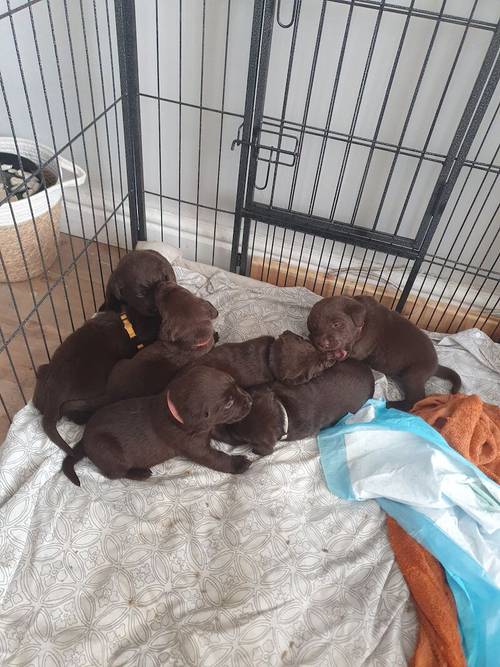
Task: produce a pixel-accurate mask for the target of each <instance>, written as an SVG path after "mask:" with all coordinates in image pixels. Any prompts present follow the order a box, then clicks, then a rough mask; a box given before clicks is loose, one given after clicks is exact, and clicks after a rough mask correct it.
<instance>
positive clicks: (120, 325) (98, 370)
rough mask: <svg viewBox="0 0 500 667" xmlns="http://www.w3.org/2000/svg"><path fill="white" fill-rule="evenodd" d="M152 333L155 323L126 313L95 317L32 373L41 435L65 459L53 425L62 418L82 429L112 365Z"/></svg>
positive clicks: (146, 342) (151, 337) (63, 444)
mask: <svg viewBox="0 0 500 667" xmlns="http://www.w3.org/2000/svg"><path fill="white" fill-rule="evenodd" d="M158 328H159V319H158V318H154V317H144V316H143V315H139V314H137V313H136V312H135V311H134V310H133V309H131V308H130V309H128V310H127V312H126V313H122V314H119V313H114V312H104V313H97V315H95V316H94V317H93V318H91V319H90V320H88V321H87V322H85V324H83V325H82V326H81V327H80V328H79V329H77V330H76V331H74V332H73V333H72V334H71V335H70V336H68V338H66V340H65V341H63V342H62V343H61V345H60V346H59V347H58V348H57V350H56V351H55V353H54V355H53V357H52V359H51V360H50V362H49V363H48V364H44V365H43V366H41V367H40V368H39V369H38V373H37V381H36V386H35V393H34V395H33V404H34V406H35V407H36V408H37V409H38V410H39V411H40V412H41V413H42V414H43V419H42V426H43V429H44V431H45V433H46V434H47V435H48V437H49V438H50V439H51V440H52V441H53V442H55V444H56V445H58V446H59V447H60V448H61V449H62V450H64V451H65V452H66V453H67V454H71V452H72V450H71V448H70V447H69V446H68V444H67V443H66V442H65V441H64V439H63V438H62V437H61V436H60V435H59V433H58V431H57V427H56V424H57V422H58V420H59V419H60V418H61V417H68V418H69V419H71V420H72V421H74V422H76V423H77V424H84V423H85V422H86V421H87V419H88V418H89V417H90V414H91V412H92V402H93V400H95V398H96V397H98V396H100V395H102V393H103V391H104V389H105V387H106V382H107V380H108V376H109V374H110V372H111V370H112V368H113V366H114V365H115V364H116V363H117V362H118V361H120V360H121V359H127V358H129V357H133V356H134V354H136V353H137V351H138V349H141V348H142V347H144V346H145V345H149V344H150V343H152V342H153V341H154V340H156V337H157V335H158ZM75 399H78V400H76V401H75Z"/></svg>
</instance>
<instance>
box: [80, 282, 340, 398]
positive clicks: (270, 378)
mask: <svg viewBox="0 0 500 667" xmlns="http://www.w3.org/2000/svg"><path fill="white" fill-rule="evenodd" d="M179 289H182V288H179ZM160 290H161V292H160V294H162V293H164V292H165V291H166V290H165V289H163V288H160ZM190 299H191V300H192V302H193V303H192V307H191V309H190V312H191V316H192V317H193V321H196V317H195V314H196V312H195V311H196V307H195V306H196V304H197V303H198V306H199V308H201V309H203V307H204V306H203V304H206V303H208V302H203V300H201V299H198V298H197V297H195V296H193V295H191V297H190ZM158 308H159V310H160V312H163V308H162V305H161V304H159V305H158ZM211 308H213V306H211ZM213 310H214V312H215V313H216V312H217V311H216V310H215V308H214V309H213ZM184 312H185V314H187V313H188V312H189V309H185V311H184ZM202 312H203V310H202ZM198 316H199V317H200V313H198ZM170 319H171V318H170ZM170 319H168V320H167V324H168V323H169V322H170ZM200 321H202V320H200ZM202 322H203V321H202ZM188 324H189V319H187V320H186V325H188ZM209 325H210V326H211V323H210V322H209V321H207V322H206V323H205V324H204V326H205V329H201V330H199V331H202V332H203V333H202V334H200V338H201V340H202V341H203V340H205V339H206V336H207V332H208V327H209ZM168 326H169V328H170V326H171V324H168ZM191 328H193V327H191ZM171 338H172V337H171V336H170V335H169V334H168V332H165V331H164V328H163V324H162V329H161V330H160V334H159V336H158V341H157V342H156V343H153V344H152V345H150V346H149V347H148V348H147V349H144V350H142V351H141V352H139V354H137V355H136V356H135V357H134V358H133V359H126V360H124V361H121V362H119V363H118V364H117V365H116V366H115V367H114V368H113V371H112V373H111V375H110V377H109V381H108V384H107V387H106V392H105V395H104V396H102V397H101V398H98V399H96V401H95V403H94V406H93V407H94V410H97V409H98V408H100V407H103V406H104V405H108V404H109V403H114V402H116V401H121V400H124V399H126V398H134V397H138V396H151V395H152V394H158V393H159V392H160V391H162V390H163V389H165V387H166V386H167V384H168V383H169V382H170V381H171V380H172V379H173V378H174V377H175V375H176V374H177V373H178V372H179V370H180V369H182V368H184V367H185V366H186V365H193V364H198V363H201V364H203V365H204V366H210V367H211V368H217V369H219V370H221V371H224V372H225V373H228V374H229V375H231V376H232V377H233V379H234V380H235V381H236V383H237V384H238V385H239V386H240V387H243V388H244V389H245V388H248V387H254V386H255V385H259V384H266V383H269V382H274V380H279V381H281V382H285V383H287V384H290V383H294V382H296V378H297V376H298V375H299V374H300V375H301V377H309V376H313V375H316V374H318V373H319V372H320V371H322V370H323V369H324V368H327V367H329V366H331V365H332V363H335V359H332V358H328V359H327V355H324V354H323V353H320V352H318V351H317V350H316V349H315V348H314V346H313V345H311V343H309V342H308V341H306V340H305V339H304V338H301V337H300V336H297V335H296V334H294V333H292V332H291V331H285V332H284V333H283V334H281V336H279V337H278V338H277V339H276V340H275V339H274V338H273V337H272V336H260V337H258V338H251V339H249V340H247V341H244V342H242V343H224V344H223V345H219V346H218V347H214V348H212V349H211V350H210V347H211V345H212V341H210V344H207V345H206V346H205V345H199V344H195V345H194V346H191V347H189V346H186V347H185V348H184V347H182V346H181V347H179V344H180V343H179V342H171ZM174 339H175V340H177V338H176V335H174ZM178 340H179V341H180V342H181V343H182V337H179V339H178ZM207 348H208V350H210V351H208V352H207Z"/></svg>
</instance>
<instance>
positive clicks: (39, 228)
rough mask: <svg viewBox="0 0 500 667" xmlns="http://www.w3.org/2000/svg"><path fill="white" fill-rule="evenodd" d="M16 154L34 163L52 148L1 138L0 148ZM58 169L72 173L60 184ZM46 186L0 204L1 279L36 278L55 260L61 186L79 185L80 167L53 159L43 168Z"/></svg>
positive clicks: (44, 158)
mask: <svg viewBox="0 0 500 667" xmlns="http://www.w3.org/2000/svg"><path fill="white" fill-rule="evenodd" d="M18 150H19V154H20V155H21V156H22V157H25V158H28V159H30V160H32V161H33V162H36V163H37V164H38V163H39V161H40V160H41V161H42V163H45V162H47V161H48V160H51V158H53V155H54V151H53V150H51V149H50V148H47V147H46V146H42V145H40V144H38V150H37V145H36V144H35V143H34V142H33V141H30V140H28V139H17V148H16V143H15V142H14V139H13V138H12V137H0V151H5V152H10V153H13V154H17V153H18ZM60 170H66V171H68V172H70V173H71V176H70V177H68V179H67V180H65V181H63V182H62V183H61V180H60V177H59V173H60ZM43 176H44V180H45V183H46V185H47V187H46V188H45V189H44V190H42V191H41V192H37V193H36V194H34V195H32V196H31V197H29V199H20V200H19V201H14V202H12V203H11V204H10V205H9V203H7V202H5V203H4V204H2V205H1V206H0V251H1V253H2V260H3V261H2V262H0V282H19V281H21V280H27V279H28V277H29V278H35V277H36V276H39V275H40V274H41V273H43V272H44V268H45V269H48V267H49V266H50V265H51V264H52V263H53V262H54V260H55V258H56V255H57V244H58V241H59V218H60V215H61V197H62V189H61V188H62V187H65V188H67V187H71V186H75V185H82V184H83V183H85V180H86V178H87V176H86V174H85V172H84V171H83V169H81V168H80V167H78V166H77V165H76V164H75V165H73V163H72V162H69V160H65V159H64V158H61V157H59V158H57V160H56V159H55V158H54V159H52V160H51V161H50V162H49V163H48V164H47V166H45V167H44V169H43Z"/></svg>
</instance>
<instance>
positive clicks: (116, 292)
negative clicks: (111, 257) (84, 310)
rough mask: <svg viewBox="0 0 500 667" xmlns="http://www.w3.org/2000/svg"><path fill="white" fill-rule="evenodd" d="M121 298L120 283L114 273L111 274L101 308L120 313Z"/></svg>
mask: <svg viewBox="0 0 500 667" xmlns="http://www.w3.org/2000/svg"><path fill="white" fill-rule="evenodd" d="M121 298H122V295H121V288H120V284H119V282H118V280H117V279H116V277H115V276H114V274H111V276H110V278H109V280H108V284H107V285H106V292H105V297H104V303H103V305H102V306H101V307H100V308H99V310H114V311H115V312H117V313H119V312H120V308H121Z"/></svg>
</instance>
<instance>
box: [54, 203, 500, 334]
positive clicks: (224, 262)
mask: <svg viewBox="0 0 500 667" xmlns="http://www.w3.org/2000/svg"><path fill="white" fill-rule="evenodd" d="M67 208H68V218H69V221H70V222H69V228H70V231H71V233H72V234H74V235H75V236H80V237H82V236H86V237H87V238H89V237H91V236H92V234H93V233H94V232H93V230H94V219H96V220H97V228H99V226H100V224H102V222H103V221H104V219H105V216H104V212H103V211H102V209H99V208H98V207H96V205H95V202H94V207H93V208H92V207H91V206H90V202H86V201H85V200H84V199H83V198H81V201H80V205H79V206H77V204H76V203H73V202H70V201H69V200H68V202H67ZM124 209H125V210H120V211H119V214H118V215H117V222H118V224H116V225H115V223H114V221H113V222H111V223H108V225H107V228H108V233H107V236H106V235H105V233H104V231H103V232H101V233H100V234H99V237H98V240H100V241H108V239H109V243H111V244H113V245H121V246H122V247H124V245H125V232H128V230H129V217H128V209H127V207H126V206H125V207H124ZM107 210H108V211H110V210H113V206H112V205H111V204H110V203H109V202H108V205H107ZM146 220H147V234H148V240H150V241H159V240H163V241H165V242H166V243H169V244H171V245H173V246H177V247H179V248H180V249H181V250H182V253H183V255H184V256H185V257H186V258H187V259H192V260H196V261H199V262H203V263H205V264H215V265H216V266H220V267H221V268H223V269H229V263H230V257H231V243H232V235H233V217H232V215H230V214H224V213H222V214H221V213H220V214H219V215H218V216H217V219H215V215H214V212H213V211H208V210H207V209H203V208H201V207H200V214H199V217H198V218H196V207H194V206H191V205H188V204H182V205H181V218H180V224H179V215H178V210H177V205H174V204H169V205H168V207H166V208H164V209H163V211H162V212H161V211H160V210H159V209H158V208H156V207H154V206H148V207H147V209H146ZM99 221H101V222H99ZM63 231H66V229H64V228H63ZM82 231H83V233H82ZM283 234H284V231H283V230H282V229H277V230H276V238H275V243H274V247H275V248H276V249H277V250H276V252H275V253H273V254H272V256H271V257H270V256H269V249H268V248H267V251H266V233H265V230H264V229H263V233H260V234H259V233H257V234H256V235H255V239H254V238H253V235H252V246H253V260H252V263H251V268H250V275H251V276H252V277H253V278H257V279H259V280H260V279H262V280H264V281H266V282H270V283H273V284H278V285H285V282H286V285H290V286H291V285H295V284H298V285H305V286H306V287H308V288H309V289H311V290H312V291H314V292H316V293H320V292H321V289H322V288H323V289H324V292H323V293H324V294H331V293H332V290H333V288H334V286H335V277H336V272H335V273H332V272H331V271H328V264H327V262H328V261H329V262H330V267H331V266H336V262H335V260H337V262H338V264H337V266H339V267H340V270H339V273H340V274H341V275H340V277H339V279H338V282H337V285H336V291H338V289H339V287H340V286H341V285H343V283H344V277H345V278H346V279H345V285H344V291H346V292H347V293H352V291H353V289H354V287H355V285H356V279H355V278H354V279H353V278H352V276H357V273H358V271H359V268H360V267H361V264H362V257H363V255H364V250H362V249H359V252H358V251H356V252H357V254H356V253H355V255H354V257H353V260H352V262H351V258H350V257H349V262H350V263H351V266H350V273H349V274H348V275H347V276H345V274H344V273H343V271H345V269H344V268H343V267H344V266H345V267H347V258H345V259H344V261H343V262H342V247H340V248H339V249H338V251H337V252H334V253H333V254H332V256H331V257H330V256H329V255H330V252H329V248H326V249H325V248H323V252H320V251H319V248H318V249H317V250H316V249H314V247H313V249H312V252H311V243H310V239H306V242H305V243H304V246H303V247H302V244H300V247H299V244H297V243H296V244H295V246H294V247H291V244H290V242H289V237H290V233H288V236H285V239H284V243H282V240H283ZM127 235H128V234H127ZM214 241H215V242H214ZM128 242H129V240H128ZM328 243H330V242H328ZM335 250H337V249H335ZM347 254H348V253H346V255H347ZM280 255H282V257H283V258H286V262H285V261H284V262H283V263H282V264H281V265H280ZM301 256H302V257H307V262H308V271H307V275H306V270H305V268H302V267H299V262H300V257H301ZM289 258H290V263H289V262H288V259H289ZM303 263H304V262H302V264H303ZM367 263H368V262H365V265H366V264H367ZM263 265H264V268H263ZM288 265H289V266H290V268H289V269H288V276H287V277H286V274H287V267H288ZM405 265H406V260H397V262H396V265H395V267H394V268H393V269H392V272H391V275H390V281H389V282H388V284H387V289H386V292H385V294H384V297H383V302H384V303H386V304H387V305H389V306H390V305H392V303H393V301H394V299H395V297H396V296H397V294H398V285H399V284H402V283H403V282H404V275H403V273H404V267H405ZM390 266H391V267H392V260H391V262H390ZM389 273H390V272H389V269H388V268H384V266H383V261H382V260H380V261H377V257H375V261H374V262H373V264H372V265H371V271H370V275H369V276H365V275H364V274H363V273H362V274H361V279H360V282H359V283H358V286H357V291H360V288H361V286H363V291H364V292H365V293H367V294H373V293H375V288H376V284H377V281H378V278H379V276H381V278H380V283H379V286H378V289H377V295H380V294H381V293H382V290H383V287H384V285H385V283H386V281H387V279H388V278H389ZM285 277H286V281H285ZM365 278H366V281H365ZM402 279H403V280H402ZM414 293H416V294H418V297H415V296H414V295H413V296H410V298H409V299H408V303H407V305H406V308H405V311H404V312H405V314H407V315H410V313H411V315H410V317H411V319H412V320H413V321H417V320H418V321H419V325H420V326H424V327H425V328H427V329H429V330H432V331H434V330H435V331H447V330H448V329H449V331H450V332H454V331H459V330H462V329H467V328H470V327H471V326H477V327H481V326H483V325H484V324H485V323H486V320H487V319H488V318H487V317H486V316H485V315H483V314H482V313H481V310H482V309H483V308H484V309H485V313H488V312H489V308H488V307H487V305H488V300H489V301H490V304H491V302H492V301H493V299H492V295H491V294H490V293H487V292H484V293H482V292H477V290H474V289H472V288H470V287H469V286H468V285H467V284H464V285H458V287H457V283H455V282H452V281H450V282H449V283H448V284H446V281H445V280H443V279H441V278H440V277H439V268H437V269H436V273H435V275H429V276H427V277H426V279H425V280H424V276H419V277H418V278H417V280H416V282H415V289H414ZM434 295H438V298H435V297H434ZM472 303H473V304H474V306H473V307H472V306H471V304H472ZM478 317H479V320H478ZM462 320H463V321H462ZM476 320H478V321H477V322H476ZM499 321H500V309H499V312H495V313H494V314H493V315H491V316H490V317H489V320H488V322H487V323H486V326H485V329H484V330H485V331H486V333H489V334H492V333H493V332H494V331H495V328H496V327H497V325H498V323H499ZM498 333H499V332H498V331H497V332H496V334H495V336H496V337H498Z"/></svg>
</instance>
